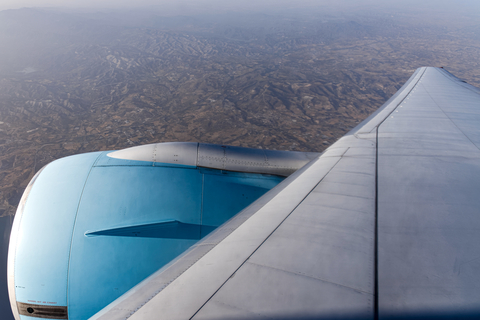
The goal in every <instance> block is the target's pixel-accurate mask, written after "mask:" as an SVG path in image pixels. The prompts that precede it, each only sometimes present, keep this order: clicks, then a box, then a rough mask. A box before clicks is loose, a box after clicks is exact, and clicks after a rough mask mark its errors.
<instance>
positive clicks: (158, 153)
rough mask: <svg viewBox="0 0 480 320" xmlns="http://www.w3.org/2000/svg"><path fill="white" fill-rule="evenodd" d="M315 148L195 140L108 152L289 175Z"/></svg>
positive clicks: (121, 156) (131, 157)
mask: <svg viewBox="0 0 480 320" xmlns="http://www.w3.org/2000/svg"><path fill="white" fill-rule="evenodd" d="M318 155H319V154H318V153H315V152H296V151H275V150H263V149H252V148H242V147H233V146H226V145H219V144H209V143H196V142H165V143H155V144H148V145H144V146H138V147H132V148H127V149H123V150H119V151H115V152H112V153H110V154H109V155H108V156H109V157H112V158H117V159H125V160H137V161H149V162H153V163H156V162H159V163H171V164H181V165H187V166H198V167H203V168H211V169H221V170H228V171H239V172H249V173H265V174H274V175H279V176H284V177H286V176H289V175H290V174H292V173H293V172H295V171H296V170H298V169H300V168H301V167H303V166H304V165H305V164H306V163H308V162H309V161H311V160H312V159H314V158H315V157H317V156H318Z"/></svg>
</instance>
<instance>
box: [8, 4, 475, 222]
mask: <svg viewBox="0 0 480 320" xmlns="http://www.w3.org/2000/svg"><path fill="white" fill-rule="evenodd" d="M419 17H420V13H404V14H402V15H396V16H393V15H390V14H389V13H383V14H360V15H355V16H334V15H325V16H321V15H320V16H317V15H313V14H312V15H308V14H305V15H299V16H289V15H287V14H285V15H276V16H275V15H261V14H258V15H252V16H246V15H240V14H239V15H234V16H232V17H228V16H225V15H219V16H212V17H208V16H207V17H203V16H202V17H194V18H192V17H190V18H189V17H170V18H168V19H167V18H159V17H157V18H152V17H150V18H149V19H150V20H148V19H147V20H142V19H144V18H145V16H141V15H140V16H139V18H138V20H135V19H133V20H132V21H127V22H125V23H120V22H118V21H119V20H121V19H116V18H112V17H110V18H108V19H106V18H104V17H103V16H102V17H98V16H95V15H92V16H89V15H88V14H83V15H72V14H70V13H65V12H56V11H48V10H34V9H23V10H17V11H3V12H0V47H1V48H2V49H1V50H2V51H0V161H1V162H0V163H1V165H0V178H1V184H0V215H12V214H14V212H15V208H16V205H17V204H18V201H19V199H20V196H21V193H22V192H23V189H24V188H25V186H26V185H27V183H28V181H29V180H30V179H31V178H32V176H33V175H34V173H35V172H36V171H38V170H39V169H40V168H41V167H42V166H44V165H45V164H47V163H48V162H50V161H52V160H54V159H57V158H60V157H63V156H67V155H72V154H76V153H81V152H89V151H96V150H114V149H120V148H125V147H130V146H135V145H140V144H146V143H154V142H161V141H200V142H210V143H223V144H231V145H239V146H247V147H256V148H269V149H281V150H305V151H322V150H324V149H325V148H326V147H328V146H329V145H330V144H332V143H333V142H334V141H335V140H336V139H338V138H339V137H341V136H342V135H343V134H345V133H346V132H347V131H348V130H349V129H351V128H352V127H354V126H355V125H356V124H357V123H358V122H360V121H361V120H363V119H364V118H365V117H367V116H368V115H369V114H370V113H372V112H373V111H374V110H376V109H377V108H378V107H380V106H381V105H382V104H383V103H384V102H385V101H386V100H387V99H388V98H389V97H390V96H392V95H393V94H394V93H395V92H396V91H397V90H398V89H399V88H400V87H401V86H402V85H403V83H404V82H405V81H406V80H407V79H408V78H409V77H410V75H411V74H412V73H413V72H414V70H415V69H416V68H418V67H420V66H424V65H429V66H445V68H446V69H447V70H449V71H450V72H452V73H453V74H455V75H457V76H459V77H461V78H462V79H465V80H466V81H467V82H469V83H471V84H473V85H476V86H480V73H479V71H480V69H479V64H478V63H479V60H478V57H479V56H480V36H478V34H480V32H479V31H480V28H479V27H478V25H476V20H475V17H465V18H464V19H457V20H455V21H453V22H452V23H450V22H447V21H442V20H441V19H439V18H438V16H436V17H434V18H431V19H430V20H429V19H428V17H427V19H425V17H424V16H422V19H418V18H419ZM140 20H141V21H143V22H139V21H140Z"/></svg>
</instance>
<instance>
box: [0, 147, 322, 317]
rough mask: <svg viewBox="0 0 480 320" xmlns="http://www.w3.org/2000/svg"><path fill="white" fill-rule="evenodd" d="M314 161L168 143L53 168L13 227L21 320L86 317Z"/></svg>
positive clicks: (30, 191) (11, 265) (28, 195)
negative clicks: (289, 175) (285, 177)
mask: <svg viewBox="0 0 480 320" xmlns="http://www.w3.org/2000/svg"><path fill="white" fill-rule="evenodd" d="M269 152H270V153H269ZM314 156H316V154H307V153H296V152H293V153H291V152H283V153H282V152H273V151H264V150H256V149H246V148H238V147H227V146H219V145H206V144H204V145H202V144H196V143H170V144H156V145H147V146H142V147H135V148H130V149H126V150H123V151H117V152H94V153H87V154H81V155H76V156H71V157H66V158H63V159H59V160H56V161H54V162H52V163H50V164H49V165H47V166H45V167H44V168H43V169H42V170H41V171H40V172H38V173H37V175H36V176H35V177H34V178H33V179H32V181H31V182H30V184H29V186H28V187H27V189H26V190H25V192H24V195H23V197H22V199H21V202H20V205H19V207H18V210H17V214H16V217H15V221H14V225H13V228H12V233H11V238H10V247H9V257H8V285H9V296H10V300H11V304H12V310H13V313H14V315H15V317H16V319H17V320H20V319H22V320H25V319H38V318H47V319H75V320H77V319H88V318H89V317H90V316H92V315H93V314H95V313H96V312H98V311H99V310H101V309H102V308H103V307H105V306H106V305H108V304H109V303H110V302H112V301H113V300H115V299H116V298H118V297H119V296H120V295H122V294H123V293H125V292H126V291H127V290H129V289H130V288H132V287H133V286H134V285H136V284H137V283H139V282H140V281H141V280H143V279H144V278H146V277H147V276H149V275H150V274H152V273H153V272H155V271H156V270H158V269H159V268H161V267H162V266H164V265H165V264H167V263H168V262H170V261H171V260H173V259H174V258H175V257H177V256H178V255H180V254H181V253H182V252H184V251H185V250H186V249H188V248H189V247H190V246H192V245H193V244H194V243H195V242H197V241H198V240H199V239H201V238H202V237H204V236H205V235H207V234H208V233H209V232H211V231H212V230H214V229H215V228H216V227H218V226H219V225H221V224H222V223H224V222H225V221H227V220H228V219H229V218H231V217H232V216H234V215H235V214H236V213H238V212H239V211H241V210H242V209H243V208H245V207H246V206H248V205H249V204H250V203H252V202H253V201H255V200H256V199H257V198H259V197H260V196H262V195H263V194H264V193H265V192H267V191H268V190H270V189H271V188H273V187H274V186H275V185H277V184H278V183H279V182H280V181H282V180H283V178H284V176H286V175H288V174H289V173H291V172H293V171H294V170H296V169H298V168H299V167H301V166H302V165H303V164H305V163H307V162H308V161H309V160H310V159H311V158H312V157H314ZM242 171H244V172H242Z"/></svg>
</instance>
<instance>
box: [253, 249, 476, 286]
mask: <svg viewBox="0 0 480 320" xmlns="http://www.w3.org/2000/svg"><path fill="white" fill-rule="evenodd" d="M479 259H480V258H479ZM246 263H248V264H252V265H256V266H259V267H262V268H267V269H273V270H278V271H281V272H285V273H290V274H294V275H297V276H302V277H307V278H309V279H314V280H317V281H321V282H325V283H329V284H333V285H335V286H339V287H342V288H347V289H351V290H354V291H356V292H361V293H366V294H372V293H371V292H368V291H365V290H361V289H358V288H353V287H350V286H346V285H344V284H340V283H337V282H333V281H328V280H325V279H322V278H319V277H315V276H312V275H309V274H306V273H303V272H293V271H289V270H284V269H281V268H276V267H272V266H266V265H263V264H260V263H256V262H250V261H247V262H246Z"/></svg>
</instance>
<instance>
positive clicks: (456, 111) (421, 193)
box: [378, 68, 480, 318]
mask: <svg viewBox="0 0 480 320" xmlns="http://www.w3.org/2000/svg"><path fill="white" fill-rule="evenodd" d="M479 146H480V96H479V94H478V93H477V90H476V89H474V88H473V87H470V86H468V85H466V84H465V83H463V82H460V81H459V80H458V79H456V78H454V77H452V76H450V75H449V74H448V73H446V72H445V71H444V70H442V69H434V68H429V69H427V70H425V72H424V73H423V74H422V77H421V79H420V81H419V82H418V84H417V85H416V86H415V88H414V90H412V92H411V93H410V94H409V95H408V97H407V99H405V101H403V102H402V103H401V104H400V105H399V106H398V107H397V108H396V109H395V111H394V112H393V113H392V114H391V115H390V116H389V117H388V118H387V119H386V120H385V122H383V124H382V125H381V126H380V127H379V135H378V199H379V202H378V223H379V225H378V226H379V229H378V230H379V231H378V232H379V235H378V244H379V255H378V259H379V260H378V262H379V269H378V270H379V273H378V286H379V292H378V296H379V315H380V317H381V318H383V317H391V316H398V315H400V314H422V313H425V312H436V313H443V314H445V313H448V314H455V313H459V312H461V313H464V312H469V311H470V312H478V310H480V150H479V149H478V147H479ZM475 309H476V310H475ZM477 314H478V313H477Z"/></svg>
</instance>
